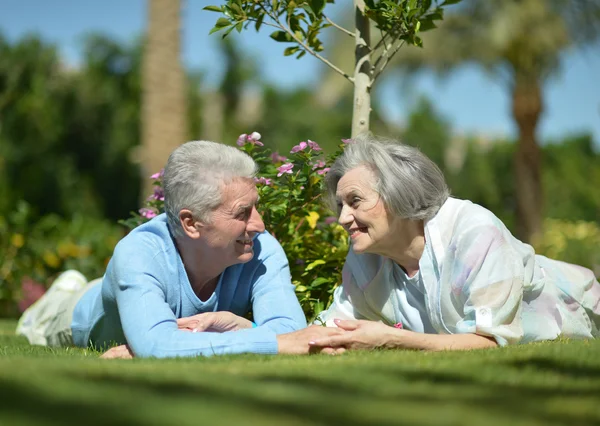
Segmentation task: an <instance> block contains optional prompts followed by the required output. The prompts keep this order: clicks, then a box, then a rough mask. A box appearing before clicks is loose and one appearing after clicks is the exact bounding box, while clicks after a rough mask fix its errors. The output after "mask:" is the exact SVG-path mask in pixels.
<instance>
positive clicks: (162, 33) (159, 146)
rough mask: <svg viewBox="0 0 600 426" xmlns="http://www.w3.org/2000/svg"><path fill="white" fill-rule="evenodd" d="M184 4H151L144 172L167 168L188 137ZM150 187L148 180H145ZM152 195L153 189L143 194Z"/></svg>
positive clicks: (166, 0)
mask: <svg viewBox="0 0 600 426" xmlns="http://www.w3.org/2000/svg"><path fill="white" fill-rule="evenodd" d="M180 54H181V1H180V0H149V1H148V33H147V40H146V46H145V50H144V59H143V65H142V120H141V122H142V131H141V134H142V144H143V152H142V158H143V160H142V172H143V174H144V176H149V175H150V174H152V173H154V172H156V171H158V170H160V169H161V168H162V167H164V165H165V163H166V161H167V158H168V157H169V154H170V153H171V151H173V149H175V148H176V147H177V146H179V145H180V144H182V143H183V142H185V140H186V138H187V134H188V126H187V108H186V90H185V82H186V77H185V74H184V70H183V65H182V63H181V57H180V56H181V55H180ZM144 182H147V184H148V185H149V180H148V179H145V180H144ZM149 192H150V188H147V190H146V191H144V194H147V193H149Z"/></svg>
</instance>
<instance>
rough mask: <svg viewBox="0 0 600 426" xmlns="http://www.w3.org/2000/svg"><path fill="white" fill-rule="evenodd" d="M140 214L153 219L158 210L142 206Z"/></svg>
mask: <svg viewBox="0 0 600 426" xmlns="http://www.w3.org/2000/svg"><path fill="white" fill-rule="evenodd" d="M140 215H142V216H144V217H145V218H146V219H152V218H153V217H155V216H156V210H155V209H152V208H149V207H142V208H141V209H140Z"/></svg>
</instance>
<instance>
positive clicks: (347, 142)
mask: <svg viewBox="0 0 600 426" xmlns="http://www.w3.org/2000/svg"><path fill="white" fill-rule="evenodd" d="M342 142H343V143H345V144H349V143H354V141H353V140H352V139H342Z"/></svg>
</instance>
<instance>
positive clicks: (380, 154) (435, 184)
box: [325, 134, 450, 220]
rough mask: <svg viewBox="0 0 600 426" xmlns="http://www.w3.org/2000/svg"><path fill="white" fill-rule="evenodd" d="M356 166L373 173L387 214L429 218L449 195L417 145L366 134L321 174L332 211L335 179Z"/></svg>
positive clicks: (355, 139) (375, 188)
mask: <svg viewBox="0 0 600 426" xmlns="http://www.w3.org/2000/svg"><path fill="white" fill-rule="evenodd" d="M359 166H366V167H367V168H369V169H371V170H372V171H373V172H374V173H375V176H376V179H377V181H376V183H375V187H374V188H373V189H374V190H375V191H376V192H377V193H378V194H379V195H380V196H381V198H382V200H383V202H384V204H385V206H386V208H387V209H388V211H389V212H390V213H392V214H395V215H396V216H398V217H401V218H404V219H412V220H429V219H431V218H433V217H434V216H435V215H436V214H437V212H438V210H439V209H440V208H441V207H442V205H443V204H444V203H445V202H446V200H447V199H448V197H449V195H450V191H449V190H448V186H447V185H446V181H445V179H444V174H443V173H442V171H441V170H440V169H439V167H438V166H436V164H435V163H434V162H433V161H431V160H430V159H429V158H428V157H427V156H426V155H425V154H423V153H422V152H421V151H419V150H418V149H417V148H413V147H411V146H408V145H403V144H401V143H400V142H398V141H395V140H392V139H384V138H380V137H376V136H373V135H370V134H366V135H360V136H358V137H356V138H354V139H352V141H351V143H349V144H347V145H346V147H345V149H344V152H343V154H342V155H341V156H340V157H338V158H337V160H336V161H335V162H334V163H333V165H332V166H331V169H330V170H329V172H328V173H327V176H326V177H325V184H326V187H327V193H328V198H329V202H330V205H331V207H332V208H333V209H334V211H335V210H336V209H337V200H336V196H335V194H336V191H337V185H338V182H339V181H340V179H341V178H342V176H344V175H345V174H346V173H347V172H349V171H350V170H352V169H354V168H356V167H359ZM334 206H335V207H334ZM338 213H339V212H338Z"/></svg>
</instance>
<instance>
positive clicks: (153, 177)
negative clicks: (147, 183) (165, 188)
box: [150, 169, 165, 180]
mask: <svg viewBox="0 0 600 426" xmlns="http://www.w3.org/2000/svg"><path fill="white" fill-rule="evenodd" d="M164 174H165V169H161V170H160V172H158V173H154V174H153V175H152V176H150V179H154V180H156V179H160V178H161V177H163V175H164Z"/></svg>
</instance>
